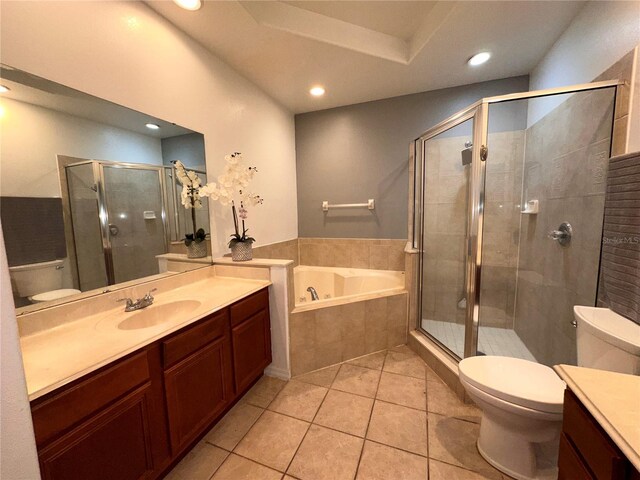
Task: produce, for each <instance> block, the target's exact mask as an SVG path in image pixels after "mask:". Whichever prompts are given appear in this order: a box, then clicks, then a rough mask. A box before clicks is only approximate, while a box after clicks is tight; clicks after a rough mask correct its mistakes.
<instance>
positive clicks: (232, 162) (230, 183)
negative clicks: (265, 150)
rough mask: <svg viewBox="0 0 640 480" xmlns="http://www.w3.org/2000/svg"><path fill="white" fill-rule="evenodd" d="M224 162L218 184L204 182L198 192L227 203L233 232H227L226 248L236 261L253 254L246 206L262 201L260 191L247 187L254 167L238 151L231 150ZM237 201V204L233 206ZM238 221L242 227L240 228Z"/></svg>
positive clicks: (243, 259)
mask: <svg viewBox="0 0 640 480" xmlns="http://www.w3.org/2000/svg"><path fill="white" fill-rule="evenodd" d="M224 159H225V161H226V165H225V168H224V173H223V174H222V175H220V176H219V177H218V184H215V183H208V184H207V185H205V186H203V187H201V188H200V192H199V193H200V195H202V196H203V195H207V196H209V197H211V198H212V199H213V200H218V201H219V202H220V203H221V204H222V205H231V214H232V215H233V225H234V227H235V233H233V234H232V235H231V240H230V241H229V248H230V249H231V258H232V259H233V260H234V261H236V262H242V261H246V260H251V259H252V258H253V248H252V244H253V242H255V239H254V238H253V237H250V236H248V235H247V232H248V229H247V228H246V227H245V220H246V219H247V213H248V212H247V209H246V206H257V205H261V204H262V202H263V201H264V200H263V199H262V197H260V195H256V194H255V193H251V192H250V191H249V190H248V186H249V182H250V181H251V179H252V178H253V176H254V175H255V174H256V173H257V172H258V169H257V168H256V167H247V166H245V165H244V163H243V161H242V154H241V153H240V152H234V153H232V154H230V155H226V156H225V157H224ZM237 205H238V208H236V206H237ZM240 221H241V222H242V231H241V230H240Z"/></svg>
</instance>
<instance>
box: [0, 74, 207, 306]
mask: <svg viewBox="0 0 640 480" xmlns="http://www.w3.org/2000/svg"><path fill="white" fill-rule="evenodd" d="M0 68H1V70H0V84H1V85H2V86H3V87H4V88H2V89H1V90H2V93H0V128H1V134H2V142H1V145H0V219H1V222H2V231H3V234H4V239H5V244H6V249H7V260H8V262H9V270H10V276H11V286H12V289H13V296H14V300H15V303H16V308H17V311H18V314H20V313H25V312H29V311H33V310H36V309H39V308H42V307H46V306H51V305H55V304H58V303H62V302H66V301H71V300H75V299H78V298H81V297H80V296H81V295H84V296H88V295H92V294H99V293H101V292H104V291H106V290H113V289H115V288H119V287H123V286H130V285H131V284H132V283H137V282H140V281H141V279H144V280H149V279H152V278H158V276H163V275H170V274H172V273H175V272H183V271H187V270H191V269H194V268H198V267H202V266H206V265H210V264H211V257H210V256H208V257H206V256H205V257H202V258H188V256H187V254H186V253H187V252H186V247H185V245H184V242H183V239H184V238H185V234H190V233H193V217H192V212H191V211H190V209H187V208H185V207H184V206H183V205H182V201H181V191H182V186H181V185H180V184H179V182H178V180H177V176H176V175H175V166H174V163H173V162H175V161H176V160H180V161H182V163H183V164H184V165H185V166H186V168H187V169H189V170H193V171H195V172H196V173H197V174H198V176H199V177H200V178H201V180H202V183H206V181H207V178H206V169H205V157H204V137H203V135H202V134H200V133H197V132H194V131H192V130H189V129H186V128H183V127H180V126H178V125H175V124H173V123H171V122H167V121H164V120H160V119H157V118H153V117H150V116H149V115H145V114H144V113H140V112H136V111H134V110H131V109H129V108H125V107H122V106H120V105H116V104H114V103H111V102H108V101H106V100H103V99H100V98H97V97H94V96H91V95H88V94H85V93H82V92H79V91H77V90H74V89H71V88H68V87H65V86H63V85H60V84H57V83H54V82H51V81H49V80H46V79H43V78H40V77H37V76H34V75H31V74H28V73H26V72H23V71H20V70H17V69H14V68H11V67H8V66H6V65H2V66H1V67H0ZM195 212H196V215H195V223H196V225H197V228H203V229H204V230H205V231H206V232H207V233H208V232H210V229H209V211H208V204H207V201H206V199H204V200H203V206H202V208H199V209H197V210H196V211H195ZM207 243H209V241H208V239H207ZM209 251H210V247H209ZM209 255H210V254H209Z"/></svg>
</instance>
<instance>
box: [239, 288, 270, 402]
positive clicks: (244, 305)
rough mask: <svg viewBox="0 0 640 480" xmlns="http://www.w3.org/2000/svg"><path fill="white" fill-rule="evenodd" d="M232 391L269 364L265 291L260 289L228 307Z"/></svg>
mask: <svg viewBox="0 0 640 480" xmlns="http://www.w3.org/2000/svg"><path fill="white" fill-rule="evenodd" d="M231 337H232V344H233V372H234V385H235V389H236V392H242V391H244V390H245V389H246V388H247V387H248V386H249V385H251V384H252V383H253V382H254V380H255V379H256V376H259V375H260V373H261V372H263V371H264V369H265V368H266V367H267V365H269V364H270V363H271V326H270V322H269V293H268V291H267V290H262V291H260V292H258V293H256V294H254V295H252V296H250V297H249V298H246V299H245V300H241V301H239V302H238V303H236V304H235V305H233V306H232V307H231Z"/></svg>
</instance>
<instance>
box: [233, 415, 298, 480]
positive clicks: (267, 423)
mask: <svg viewBox="0 0 640 480" xmlns="http://www.w3.org/2000/svg"><path fill="white" fill-rule="evenodd" d="M308 427H309V424H308V423H306V422H303V421H302V420H296V419H295V418H291V417H286V416H284V415H280V414H278V413H274V412H270V411H268V410H267V411H266V412H264V413H263V414H262V416H261V417H260V419H259V420H258V421H257V422H256V423H255V425H254V426H253V427H251V430H249V433H247V435H246V436H245V437H244V438H243V439H242V441H241V442H240V443H239V444H238V446H237V447H236V448H235V450H234V452H235V453H237V454H238V455H242V456H243V457H247V458H250V459H252V460H255V461H256V462H258V463H261V464H263V465H267V466H269V467H271V468H275V469H276V470H279V471H281V472H284V471H285V470H286V468H287V466H288V465H289V462H290V461H291V459H292V458H293V455H294V454H295V453H296V450H297V448H298V446H299V445H300V442H302V438H303V437H304V435H305V433H306V432H307V428H308Z"/></svg>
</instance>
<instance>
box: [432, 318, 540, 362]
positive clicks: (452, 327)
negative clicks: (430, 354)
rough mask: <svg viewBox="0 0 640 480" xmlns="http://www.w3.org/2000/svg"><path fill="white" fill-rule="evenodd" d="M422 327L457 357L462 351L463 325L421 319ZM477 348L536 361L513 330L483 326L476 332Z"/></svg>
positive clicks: (488, 353)
mask: <svg viewBox="0 0 640 480" xmlns="http://www.w3.org/2000/svg"><path fill="white" fill-rule="evenodd" d="M422 328H424V329H425V330H426V331H427V332H429V333H430V334H431V335H433V336H434V337H436V338H437V339H438V340H439V341H440V342H442V343H443V344H445V345H446V346H447V347H449V348H450V349H451V350H452V351H453V352H454V353H455V354H456V355H458V356H459V357H462V356H463V353H464V325H461V324H459V323H453V322H443V321H440V320H427V319H424V320H422ZM478 350H480V351H481V352H484V353H485V354H486V355H504V356H507V357H515V358H522V359H524V360H530V361H532V362H537V360H536V359H535V357H534V356H533V354H532V353H531V352H530V351H529V349H528V348H527V346H526V345H525V344H524V342H523V341H522V340H520V337H519V336H518V334H517V333H516V332H515V331H514V330H509V329H507V328H496V327H483V326H480V329H479V332H478Z"/></svg>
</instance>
